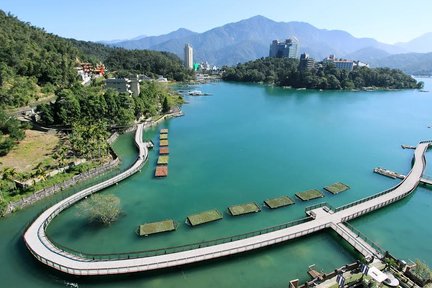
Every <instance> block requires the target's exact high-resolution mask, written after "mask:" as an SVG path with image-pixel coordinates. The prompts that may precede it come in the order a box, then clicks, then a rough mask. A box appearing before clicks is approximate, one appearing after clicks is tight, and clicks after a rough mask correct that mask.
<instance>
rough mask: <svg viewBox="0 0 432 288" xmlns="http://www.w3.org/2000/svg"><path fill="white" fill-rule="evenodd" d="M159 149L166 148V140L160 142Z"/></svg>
mask: <svg viewBox="0 0 432 288" xmlns="http://www.w3.org/2000/svg"><path fill="white" fill-rule="evenodd" d="M159 146H160V147H164V146H168V140H160V144H159Z"/></svg>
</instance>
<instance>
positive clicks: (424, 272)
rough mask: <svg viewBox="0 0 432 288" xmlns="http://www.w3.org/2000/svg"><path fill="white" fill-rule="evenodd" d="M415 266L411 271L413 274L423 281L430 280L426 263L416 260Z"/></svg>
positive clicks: (430, 273) (431, 278)
mask: <svg viewBox="0 0 432 288" xmlns="http://www.w3.org/2000/svg"><path fill="white" fill-rule="evenodd" d="M415 264H416V266H415V268H414V269H413V270H411V271H412V272H413V274H415V275H416V276H418V277H419V278H421V279H422V280H424V281H428V280H432V270H431V268H430V267H429V266H428V265H427V264H426V263H424V262H422V261H420V260H419V259H416V260H415Z"/></svg>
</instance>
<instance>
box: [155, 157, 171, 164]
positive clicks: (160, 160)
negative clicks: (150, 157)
mask: <svg viewBox="0 0 432 288" xmlns="http://www.w3.org/2000/svg"><path fill="white" fill-rule="evenodd" d="M168 160H169V156H168V155H162V156H159V158H158V161H157V165H168Z"/></svg>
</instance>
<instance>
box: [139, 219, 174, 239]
mask: <svg viewBox="0 0 432 288" xmlns="http://www.w3.org/2000/svg"><path fill="white" fill-rule="evenodd" d="M174 230H176V223H175V222H174V220H172V219H168V220H163V221H158V222H152V223H146V224H143V225H140V226H139V228H138V232H139V236H148V235H151V234H157V233H162V232H168V231H174Z"/></svg>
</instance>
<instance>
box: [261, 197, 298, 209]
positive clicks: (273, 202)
mask: <svg viewBox="0 0 432 288" xmlns="http://www.w3.org/2000/svg"><path fill="white" fill-rule="evenodd" d="M264 204H265V205H266V206H267V207H269V208H270V209H276V208H280V207H285V206H289V205H293V204H294V201H293V200H292V199H291V198H289V197H288V196H281V197H277V198H272V199H267V200H265V201H264Z"/></svg>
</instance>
